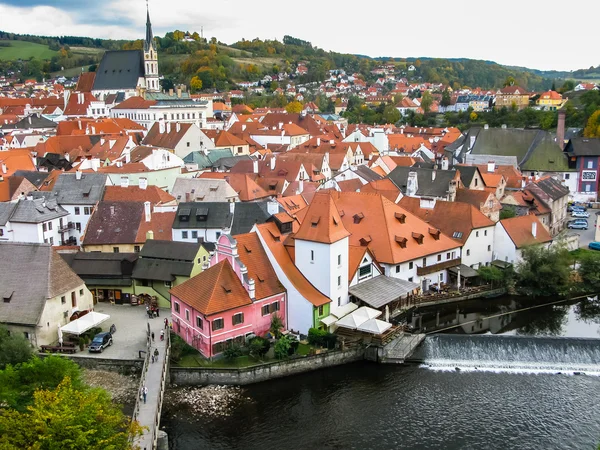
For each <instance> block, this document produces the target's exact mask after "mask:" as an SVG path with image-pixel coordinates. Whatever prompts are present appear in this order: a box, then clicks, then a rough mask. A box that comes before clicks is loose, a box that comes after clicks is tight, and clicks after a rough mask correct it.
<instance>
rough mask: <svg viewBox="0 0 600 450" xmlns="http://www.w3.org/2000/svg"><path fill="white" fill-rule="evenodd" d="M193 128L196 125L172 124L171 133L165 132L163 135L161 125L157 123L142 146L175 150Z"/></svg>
mask: <svg viewBox="0 0 600 450" xmlns="http://www.w3.org/2000/svg"><path fill="white" fill-rule="evenodd" d="M192 126H195V125H194V124H192V123H177V124H172V126H171V128H170V130H169V131H167V130H165V131H164V132H163V133H161V132H160V124H159V123H158V122H155V123H154V125H152V128H150V130H149V131H148V134H147V135H146V137H145V138H144V140H143V141H142V145H150V146H154V147H162V148H168V149H174V148H175V147H176V146H177V144H179V142H180V141H181V140H182V139H183V137H184V136H185V134H186V133H187V132H188V131H189V129H190V128H192Z"/></svg>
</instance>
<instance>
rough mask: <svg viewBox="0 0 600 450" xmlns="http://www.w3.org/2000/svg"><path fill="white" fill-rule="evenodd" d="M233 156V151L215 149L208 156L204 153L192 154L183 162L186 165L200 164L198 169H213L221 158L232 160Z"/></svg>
mask: <svg viewBox="0 0 600 450" xmlns="http://www.w3.org/2000/svg"><path fill="white" fill-rule="evenodd" d="M232 156H233V153H232V152H231V149H228V148H225V149H214V150H209V152H208V155H206V154H204V153H203V152H191V153H189V154H188V155H187V156H186V157H185V158H183V162H185V163H186V164H198V168H200V169H205V168H208V167H212V165H213V164H214V163H215V162H217V161H218V160H219V159H221V158H231V157H232Z"/></svg>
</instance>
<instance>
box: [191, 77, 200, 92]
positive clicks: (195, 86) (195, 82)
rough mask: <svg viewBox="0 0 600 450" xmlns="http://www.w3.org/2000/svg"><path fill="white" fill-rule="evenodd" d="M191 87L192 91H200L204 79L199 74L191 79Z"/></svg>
mask: <svg viewBox="0 0 600 450" xmlns="http://www.w3.org/2000/svg"><path fill="white" fill-rule="evenodd" d="M190 88H191V89H192V92H198V91H199V90H200V89H202V80H201V79H200V78H198V76H197V75H196V76H195V77H192V79H191V80H190Z"/></svg>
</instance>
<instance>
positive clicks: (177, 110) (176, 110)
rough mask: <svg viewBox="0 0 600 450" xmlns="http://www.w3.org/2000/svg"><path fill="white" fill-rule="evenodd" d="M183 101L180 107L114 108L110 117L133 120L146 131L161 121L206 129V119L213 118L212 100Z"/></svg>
mask: <svg viewBox="0 0 600 450" xmlns="http://www.w3.org/2000/svg"><path fill="white" fill-rule="evenodd" d="M182 101H183V103H182V104H181V105H179V106H176V105H175V104H174V105H154V106H150V107H149V108H136V109H133V108H131V109H121V108H113V109H111V110H110V117H111V118H127V119H131V120H133V121H134V122H137V123H139V124H140V125H142V126H144V127H146V129H150V128H152V125H154V124H155V123H156V122H158V121H160V120H164V121H165V122H171V123H176V122H180V123H194V124H196V125H197V126H198V127H199V128H206V119H207V118H208V117H212V116H213V108H212V100H203V101H197V102H192V101H189V100H188V99H182Z"/></svg>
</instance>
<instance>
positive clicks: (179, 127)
mask: <svg viewBox="0 0 600 450" xmlns="http://www.w3.org/2000/svg"><path fill="white" fill-rule="evenodd" d="M175 129H176V130H177V132H178V133H179V132H180V131H181V124H180V123H179V122H177V124H176V125H175Z"/></svg>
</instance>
